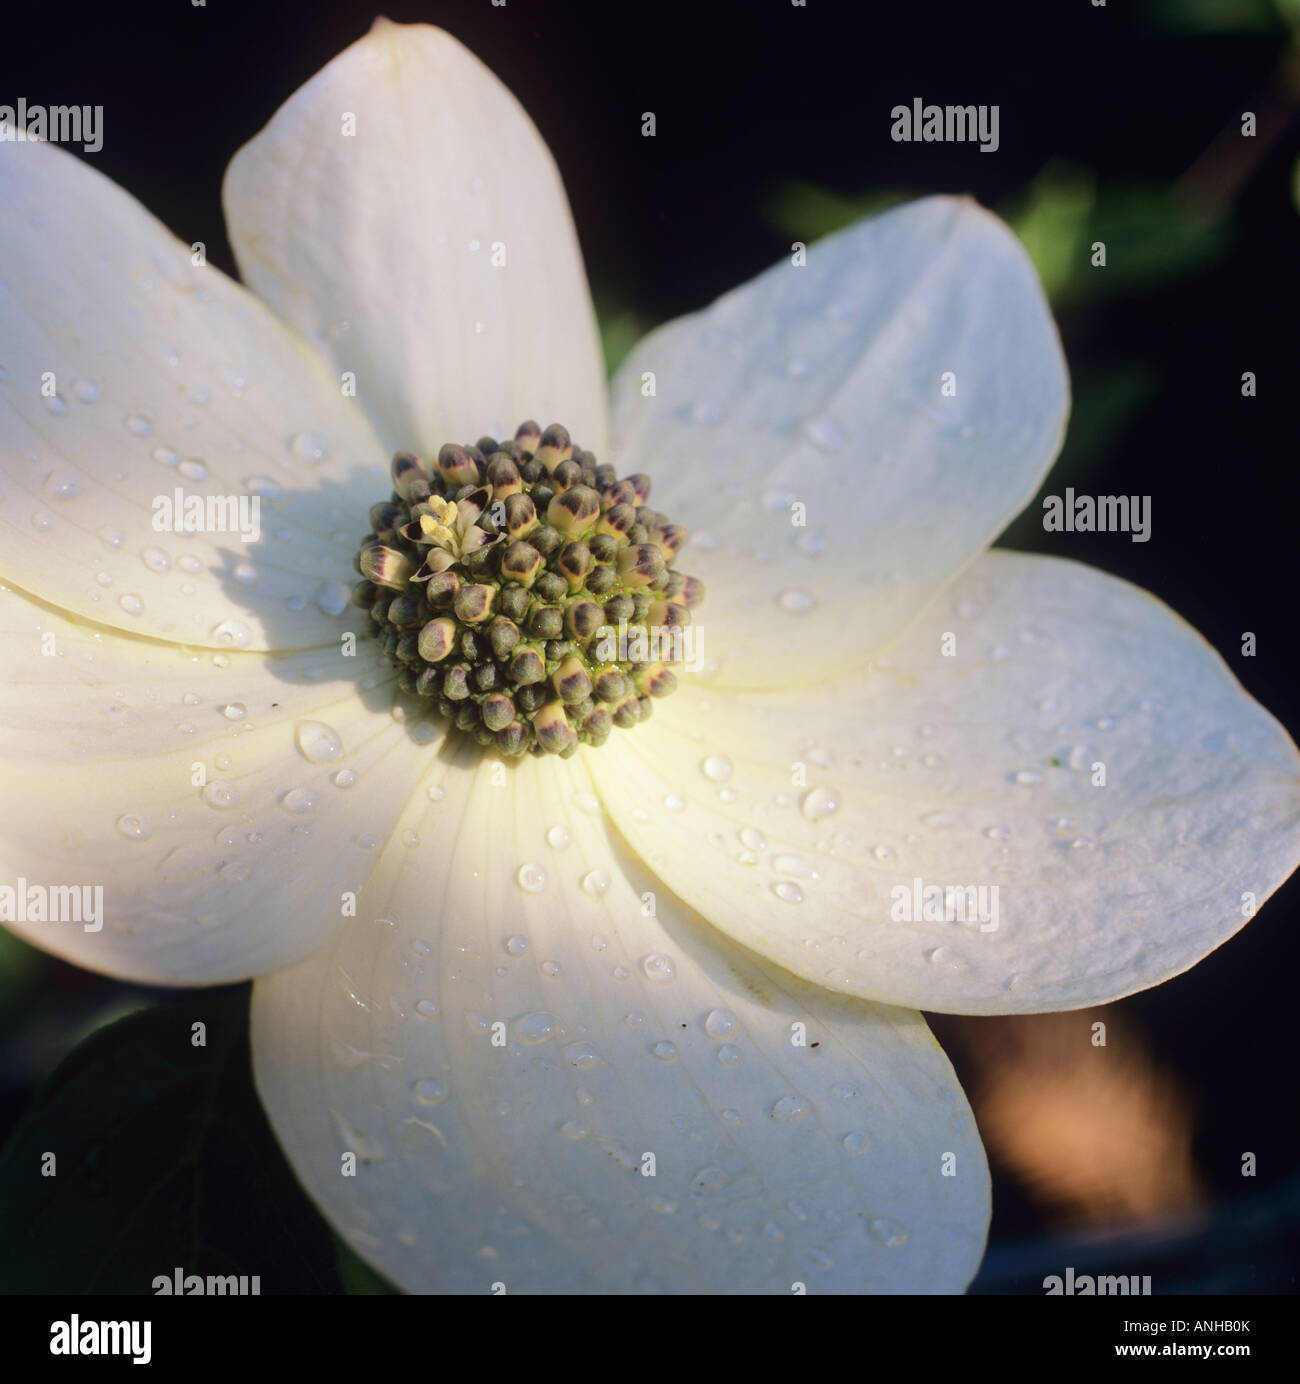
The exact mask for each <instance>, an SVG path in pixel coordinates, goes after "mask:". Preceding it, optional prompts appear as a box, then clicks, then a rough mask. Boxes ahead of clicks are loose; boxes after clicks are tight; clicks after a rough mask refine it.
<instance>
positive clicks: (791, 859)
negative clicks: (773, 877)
mask: <svg viewBox="0 0 1300 1384" xmlns="http://www.w3.org/2000/svg"><path fill="white" fill-rule="evenodd" d="M772 868H773V869H774V870H775V871H776V872H777V873H778V874H781V875H794V876H795V877H796V878H798V879H816V878H817V871H816V870H815V869H814V868H813V867H812V865H811V864H810V863H809V862H808V861H806V860H805V859H804V858H803V856H801V855H777V856H773V857H772Z"/></svg>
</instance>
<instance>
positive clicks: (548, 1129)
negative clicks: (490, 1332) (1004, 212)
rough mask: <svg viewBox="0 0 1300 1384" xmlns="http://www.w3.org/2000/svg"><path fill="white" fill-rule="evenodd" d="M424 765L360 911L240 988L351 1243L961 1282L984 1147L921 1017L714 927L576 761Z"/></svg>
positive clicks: (502, 1272) (511, 1280)
mask: <svg viewBox="0 0 1300 1384" xmlns="http://www.w3.org/2000/svg"><path fill="white" fill-rule="evenodd" d="M463 764H468V765H470V766H471V768H472V772H473V774H474V783H473V785H472V788H470V789H467V788H466V785H465V783H464V781H463V780H462V779H461V777H460V775H461V774H462V773H463V772H465V770H464V768H463ZM440 773H441V774H443V775H444V777H443V780H442V781H443V783H445V785H446V787H447V790H448V791H447V796H446V797H445V799H444V800H443V801H441V802H437V803H431V802H429V801H428V800H427V798H426V797H425V795H424V794H417V795H416V798H415V799H414V800H413V803H412V808H411V810H410V811H409V812H408V813H407V814H406V815H405V816H404V817H403V819H402V822H401V824H400V828H399V834H398V837H397V838H396V839H395V840H394V842H393V844H392V845H391V846H390V847H389V849H388V850H387V852H386V853H385V855H384V858H383V859H382V860H381V862H380V864H379V868H378V870H377V871H376V874H375V877H374V879H373V880H372V882H371V885H370V887H369V888H368V889H367V891H366V893H365V894H364V895H363V897H362V900H361V907H360V909H359V911H358V915H357V918H356V921H355V922H353V923H350V924H349V925H348V927H347V928H346V930H345V931H344V932H342V933H341V934H339V935H338V937H337V938H336V939H335V941H334V942H333V943H332V944H331V945H330V947H329V948H327V949H326V950H325V951H324V952H322V953H320V954H319V955H317V956H316V957H314V958H313V959H312V960H311V961H309V962H307V963H306V964H305V965H303V966H300V967H298V968H296V969H294V970H292V971H285V972H280V973H278V974H277V975H275V976H271V977H268V978H266V979H265V980H262V981H259V982H258V984H257V986H256V987H255V990H254V1000H253V1051H254V1067H255V1072H256V1078H257V1084H258V1089H259V1092H260V1094H261V1097H262V1101H263V1103H264V1105H265V1106H266V1109H267V1111H268V1113H269V1115H270V1118H271V1121H272V1124H273V1126H274V1128H275V1130H276V1132H277V1134H278V1136H279V1138H280V1141H281V1143H282V1144H283V1145H284V1147H285V1149H286V1151H287V1152H288V1154H289V1157H290V1159H291V1161H292V1163H293V1165H294V1168H295V1170H296V1171H297V1173H298V1176H299V1178H300V1179H301V1180H302V1182H303V1184H304V1185H305V1186H306V1188H307V1189H308V1191H309V1192H310V1193H311V1195H312V1196H313V1197H314V1198H315V1200H316V1201H317V1203H318V1204H319V1205H320V1207H321V1208H322V1210H323V1211H324V1212H325V1214H326V1215H327V1216H328V1217H329V1219H330V1221H331V1222H332V1223H333V1224H334V1226H335V1227H336V1229H338V1230H339V1231H340V1232H341V1233H342V1234H343V1235H344V1236H345V1237H346V1239H347V1240H348V1242H349V1244H351V1245H352V1246H353V1248H355V1249H356V1250H357V1251H358V1252H359V1253H360V1254H361V1255H362V1256H363V1257H364V1258H365V1259H367V1260H368V1261H369V1262H370V1263H371V1264H373V1265H374V1266H375V1267H376V1268H378V1269H380V1270H382V1271H383V1272H384V1273H386V1274H388V1275H389V1276H390V1277H391V1278H392V1279H393V1280H394V1281H395V1282H397V1283H398V1284H400V1285H401V1286H403V1287H405V1288H407V1289H410V1290H412V1291H419V1292H488V1291H490V1288H491V1285H492V1284H493V1283H504V1284H505V1286H506V1291H507V1292H509V1293H519V1292H550V1293H564V1292H587V1293H590V1292H600V1293H620V1292H653V1291H656V1290H658V1291H662V1292H669V1293H699V1292H710V1293H717V1292H735V1293H741V1292H772V1293H790V1292H791V1291H792V1286H793V1285H794V1284H795V1283H799V1282H802V1283H805V1284H806V1285H807V1290H808V1291H809V1292H819V1291H820V1292H835V1291H839V1292H853V1293H859V1292H863V1291H870V1290H872V1289H873V1288H874V1289H876V1290H878V1291H880V1290H894V1291H915V1292H927V1291H928V1292H943V1291H954V1290H958V1289H960V1288H961V1287H962V1286H963V1285H964V1284H965V1283H966V1282H967V1281H968V1279H969V1278H970V1276H971V1274H972V1273H973V1272H974V1269H975V1267H976V1265H977V1263H978V1260H979V1257H980V1253H981V1249H982V1243H983V1236H984V1231H985V1227H986V1217H987V1212H988V1203H987V1196H988V1187H987V1181H986V1176H987V1174H986V1168H985V1164H984V1156H983V1151H982V1148H981V1146H980V1144H979V1140H978V1136H977V1134H976V1132H975V1129H974V1125H973V1123H972V1120H971V1116H970V1112H969V1109H968V1107H967V1105H966V1102H965V1099H964V1097H963V1096H962V1094H961V1090H960V1088H959V1087H958V1086H957V1084H956V1081H955V1079H954V1077H953V1075H952V1071H951V1068H950V1067H949V1065H948V1063H947V1060H946V1059H945V1058H944V1056H943V1053H942V1052H941V1051H940V1050H939V1048H938V1046H937V1044H935V1042H934V1040H933V1038H931V1036H930V1035H929V1033H928V1031H927V1029H926V1027H925V1024H924V1022H923V1021H922V1019H921V1017H920V1015H918V1014H915V1013H910V1012H906V1011H902V1010H891V1009H883V1008H879V1007H877V1006H874V1005H869V1004H864V1003H862V1002H859V1001H851V1000H846V999H844V998H842V997H839V996H833V995H830V994H828V993H826V992H824V991H820V990H817V989H815V988H813V987H809V986H806V985H803V984H802V983H800V982H798V981H796V980H795V979H793V978H792V977H790V976H788V975H786V974H784V973H782V972H780V971H778V970H777V969H776V968H775V967H764V966H763V965H762V964H761V963H756V962H755V961H754V960H753V959H752V958H749V957H747V956H746V955H745V954H744V953H743V952H742V951H741V950H740V949H739V948H737V947H735V946H733V945H731V944H730V943H728V942H726V941H725V940H724V939H721V938H719V937H717V936H716V935H713V934H711V933H710V931H709V929H707V928H706V927H704V925H703V923H702V922H701V920H699V919H698V918H696V917H695V916H694V915H692V914H691V913H689V912H688V911H687V910H684V909H682V908H681V907H680V906H679V905H678V904H677V903H676V902H675V900H674V899H673V898H672V896H671V895H669V894H668V893H667V892H666V891H663V890H662V889H660V887H659V886H658V884H657V883H656V882H655V881H654V879H653V878H652V877H651V876H649V875H647V874H644V873H642V872H641V871H640V870H639V868H638V867H637V866H636V865H635V864H633V863H632V859H631V857H630V856H625V855H624V854H623V853H622V852H621V850H620V848H619V847H618V845H617V844H616V843H615V840H614V838H613V835H612V830H611V824H610V823H609V822H607V821H606V820H605V819H604V818H603V817H602V816H601V815H599V813H600V808H599V805H598V804H597V803H596V800H595V799H594V798H592V797H591V796H590V793H591V786H590V780H589V778H588V777H587V775H586V774H585V772H584V771H583V768H582V762H581V759H580V758H578V759H575V760H573V761H569V762H567V763H566V762H561V761H557V760H553V759H551V760H548V761H546V762H539V761H537V760H529V761H528V762H527V763H524V764H521V765H519V766H517V767H516V768H513V769H512V770H511V771H510V772H509V773H507V774H506V775H505V776H504V782H499V780H498V779H497V777H496V775H495V774H494V765H493V764H492V763H490V762H486V761H482V760H480V759H479V758H478V752H477V750H475V749H473V748H470V749H469V750H468V751H464V752H462V756H461V757H460V758H459V759H458V760H457V761H456V762H453V763H449V764H445V765H439V766H438V767H437V768H436V769H434V770H433V771H431V777H436V776H437V775H438V774H440ZM556 829H561V830H562V831H563V832H564V833H566V834H567V837H566V835H561V834H560V831H559V830H556ZM407 832H415V833H417V834H418V835H419V837H420V838H421V844H420V845H419V847H418V848H415V847H413V848H411V849H406V847H405V846H404V845H403V844H402V840H401V838H402V837H403V836H404V835H405V834H406V833H407ZM629 865H630V867H631V868H630V873H625V870H626V869H627V867H629ZM524 866H528V867H529V870H528V872H527V873H525V875H524V880H525V882H526V883H528V884H530V885H531V886H532V888H533V890H535V892H530V890H529V889H525V888H522V887H521V886H520V883H519V882H518V872H519V871H520V869H521V867H524ZM543 871H544V872H545V878H544V879H543V877H542V872H543ZM584 881H585V883H584ZM602 891H603V892H602ZM651 894H655V895H656V897H654V898H647V896H648V895H651ZM651 905H653V906H655V907H656V909H657V911H656V912H655V913H653V914H650V916H647V913H648V910H649V908H650V906H651ZM652 976H658V977H660V978H659V979H654V978H652ZM714 1011H718V1012H717V1013H716V1014H715V1013H714ZM711 1014H713V1015H714V1017H713V1018H712V1019H711V1020H710V1018H709V1016H710V1015H711ZM498 1023H499V1024H501V1025H502V1032H503V1033H504V1045H501V1046H494V1044H493V1040H492V1029H493V1025H495V1024H498ZM797 1024H803V1025H806V1028H807V1035H806V1036H807V1045H806V1046H796V1045H795V1044H794V1043H793V1042H792V1038H793V1037H794V1035H795V1034H796V1032H797V1030H796V1029H795V1028H794V1027H793V1025H797ZM347 1152H353V1153H355V1154H356V1156H357V1161H358V1166H357V1169H356V1176H355V1177H348V1176H342V1175H341V1168H342V1165H341V1161H340V1160H341V1159H342V1158H343V1156H344V1155H345V1154H346V1153H347ZM646 1154H653V1155H654V1176H644V1175H643V1174H642V1172H641V1169H642V1167H643V1166H649V1165H648V1164H646V1163H645V1162H644V1155H646ZM947 1154H952V1155H954V1160H955V1161H954V1162H953V1164H952V1168H953V1170H954V1171H955V1176H944V1175H943V1163H944V1158H945V1155H947Z"/></svg>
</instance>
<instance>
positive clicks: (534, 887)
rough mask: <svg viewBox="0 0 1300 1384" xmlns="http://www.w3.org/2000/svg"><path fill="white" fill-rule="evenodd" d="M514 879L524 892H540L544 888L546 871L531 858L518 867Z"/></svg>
mask: <svg viewBox="0 0 1300 1384" xmlns="http://www.w3.org/2000/svg"><path fill="white" fill-rule="evenodd" d="M515 879H516V880H517V881H518V883H519V887H520V888H521V889H522V890H523V891H524V893H525V894H540V893H541V892H542V890H543V889H545V888H546V871H545V870H544V869H543V868H542V867H541V866H540V865H537V864H535V863H534V862H533V861H531V860H530V861H527V862H525V863H524V864H523V865H521V866H520V867H519V872H518V874H516V876H515Z"/></svg>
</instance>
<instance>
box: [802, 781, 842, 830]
mask: <svg viewBox="0 0 1300 1384" xmlns="http://www.w3.org/2000/svg"><path fill="white" fill-rule="evenodd" d="M799 808H800V811H801V812H802V813H803V815H804V816H805V817H807V818H808V820H809V821H810V822H820V821H821V820H822V818H823V817H829V816H830V815H831V814H832V813H834V812H838V811H839V808H840V795H839V790H838V789H835V788H826V787H817V788H810V789H809V790H808V791H807V792H806V793H805V794H804V795H803V801H802V802H801V803H800V804H799Z"/></svg>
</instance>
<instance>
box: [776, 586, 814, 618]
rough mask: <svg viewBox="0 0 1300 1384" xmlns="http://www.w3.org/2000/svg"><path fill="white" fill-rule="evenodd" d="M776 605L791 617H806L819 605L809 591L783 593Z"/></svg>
mask: <svg viewBox="0 0 1300 1384" xmlns="http://www.w3.org/2000/svg"><path fill="white" fill-rule="evenodd" d="M776 603H777V605H779V606H780V607H781V609H782V610H784V611H788V612H789V614H791V615H806V614H807V613H808V612H809V611H810V610H811V609H812V608H813V607H814V606H815V605H816V604H817V598H816V596H814V595H812V594H811V593H810V592H808V591H798V590H789V591H782V592H781V594H780V595H779V596H778V597H777V598H776Z"/></svg>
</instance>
